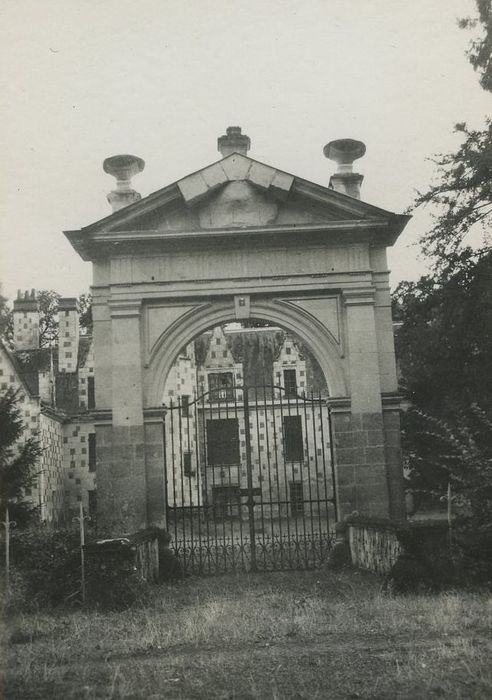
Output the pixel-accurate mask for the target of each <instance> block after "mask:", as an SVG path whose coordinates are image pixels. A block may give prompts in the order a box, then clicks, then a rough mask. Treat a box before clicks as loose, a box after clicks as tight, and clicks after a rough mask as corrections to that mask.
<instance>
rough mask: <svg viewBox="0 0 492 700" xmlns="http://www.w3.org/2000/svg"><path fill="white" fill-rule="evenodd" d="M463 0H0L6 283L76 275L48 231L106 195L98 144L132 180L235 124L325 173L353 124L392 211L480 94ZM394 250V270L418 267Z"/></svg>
mask: <svg viewBox="0 0 492 700" xmlns="http://www.w3.org/2000/svg"><path fill="white" fill-rule="evenodd" d="M474 11H475V3H474V2H473V1H472V0H412V1H411V2H408V0H350V1H347V0H296V1H294V0H247V1H246V0H140V2H135V1H134V0H131V1H130V0H3V2H2V4H1V6H0V27H1V29H0V51H1V63H2V74H1V78H0V86H1V94H2V97H3V100H2V102H3V106H2V108H1V117H2V129H1V132H0V141H1V153H2V158H1V166H0V167H1V169H2V190H1V198H0V236H1V243H2V254H1V262H0V265H1V267H0V279H1V280H2V281H3V293H4V295H6V296H8V297H10V298H12V297H13V296H15V293H16V290H17V288H23V289H25V288H31V287H34V288H38V289H40V288H53V289H56V290H57V291H59V292H60V293H62V294H64V295H78V294H79V293H80V292H83V291H87V289H88V287H89V285H90V281H91V270H90V267H91V266H90V263H84V262H82V261H81V260H80V259H79V258H78V256H77V254H76V253H75V252H74V251H73V249H72V248H71V247H70V245H69V243H68V241H67V240H66V239H65V237H64V236H63V234H62V231H63V230H69V229H76V228H80V227H82V226H85V225H87V224H89V223H91V222H93V221H95V220H97V219H99V218H102V217H103V216H106V215H107V214H109V213H110V208H109V205H108V204H107V202H106V194H107V192H108V191H109V190H110V189H112V187H113V183H114V180H113V178H111V177H110V176H108V175H106V174H105V173H104V172H103V171H102V161H103V159H104V158H105V157H106V156H109V155H114V154H118V153H132V154H134V155H137V156H140V157H142V158H143V159H144V160H145V161H146V168H145V170H144V172H143V173H142V174H141V175H139V176H138V177H136V178H135V179H134V182H133V184H134V186H135V188H136V189H137V190H138V191H139V192H141V194H142V196H145V195H146V194H149V193H150V192H153V191H155V190H157V189H159V188H161V187H163V186H165V185H167V184H169V183H171V182H174V181H175V180H177V179H179V178H181V177H183V176H184V175H186V174H188V173H190V172H193V171H194V170H197V169H199V168H202V167H204V166H206V165H207V164H209V163H211V162H214V161H215V160H217V159H218V158H219V157H220V156H219V154H218V153H217V150H216V148H217V146H216V140H217V137H218V136H219V135H221V134H222V133H224V130H225V128H226V126H228V125H240V126H242V127H243V131H244V132H245V133H247V134H248V135H249V136H250V138H251V141H252V147H251V150H250V152H249V155H251V157H253V158H257V159H258V160H261V161H264V162H266V163H269V164H271V165H274V166H276V167H279V168H281V169H284V170H286V171H288V172H291V173H293V174H295V175H299V176H302V177H304V178H307V179H309V180H313V181H314V182H318V183H320V184H324V185H328V181H329V177H330V174H331V172H332V170H333V164H332V163H331V162H330V161H327V160H326V159H325V158H324V157H323V154H322V148H323V146H324V145H325V143H327V142H328V141H330V140H332V139H334V138H340V137H352V138H357V139H361V140H363V141H364V142H365V143H366V145H367V154H366V156H365V157H364V159H362V160H361V161H359V162H358V163H359V168H358V169H359V170H360V172H362V173H363V174H364V175H365V180H364V183H363V186H362V198H363V199H365V200H366V201H368V202H371V203H373V204H376V205H379V206H382V207H384V208H387V209H389V210H391V211H395V212H401V211H403V210H404V209H405V208H406V207H407V206H408V205H409V204H410V203H411V200H412V197H413V193H414V190H415V189H416V188H424V187H425V186H426V184H428V182H429V179H430V177H431V174H432V172H433V166H432V165H431V164H429V163H428V162H426V158H427V157H428V156H430V155H431V154H433V153H436V152H440V151H446V150H450V149H453V148H455V147H456V146H457V145H458V143H459V138H458V137H457V136H456V135H453V134H452V127H453V124H454V123H455V122H458V121H467V122H469V123H470V125H475V126H480V125H481V124H482V123H483V118H484V116H485V114H487V113H488V112H490V106H491V104H490V95H489V94H487V93H485V92H484V91H482V90H481V89H480V87H479V85H478V81H477V78H476V76H475V75H474V73H473V70H472V68H471V66H470V65H469V63H468V61H467V60H466V58H465V56H464V52H465V50H466V47H467V44H468V41H469V39H470V34H469V33H467V32H465V31H463V30H460V29H458V27H457V24H456V18H457V17H460V16H464V15H470V14H472V15H473V14H474V13H475V12H474ZM427 225H428V221H427V217H426V216H425V215H423V214H418V215H416V216H415V217H414V219H413V220H412V222H411V223H410V224H409V225H408V227H407V229H406V231H405V232H404V234H403V235H402V237H401V239H400V241H399V242H398V244H397V245H396V246H395V248H394V249H393V251H392V252H391V254H390V265H391V268H392V271H393V272H392V284H393V285H395V284H396V283H397V282H398V281H399V280H400V279H409V278H415V277H416V276H418V274H420V273H421V272H422V271H423V270H424V267H423V265H424V264H423V262H419V261H417V259H416V257H417V250H416V249H415V248H414V247H411V246H410V247H409V244H411V243H412V242H414V241H415V240H416V238H417V237H418V234H419V233H420V232H421V231H422V229H423V228H425V226H427Z"/></svg>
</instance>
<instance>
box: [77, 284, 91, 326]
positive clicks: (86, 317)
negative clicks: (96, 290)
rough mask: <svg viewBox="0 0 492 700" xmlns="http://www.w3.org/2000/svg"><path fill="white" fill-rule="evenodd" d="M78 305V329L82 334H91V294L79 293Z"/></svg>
mask: <svg viewBox="0 0 492 700" xmlns="http://www.w3.org/2000/svg"><path fill="white" fill-rule="evenodd" d="M78 307H79V324H80V329H81V331H82V333H83V334H84V335H92V295H91V294H81V295H80V296H79V299H78Z"/></svg>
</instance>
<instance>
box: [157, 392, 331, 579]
mask: <svg viewBox="0 0 492 700" xmlns="http://www.w3.org/2000/svg"><path fill="white" fill-rule="evenodd" d="M166 408H167V414H166V418H165V429H164V433H165V436H164V437H165V439H164V442H165V450H164V455H165V471H166V482H167V523H168V530H169V533H170V535H171V536H172V538H173V547H174V550H175V553H176V555H177V556H178V557H179V559H180V560H181V562H182V565H183V569H184V571H185V572H187V573H209V574H215V573H223V572H227V571H234V570H251V571H258V570H283V569H303V568H313V567H316V566H319V565H320V564H321V563H322V562H323V561H324V560H325V558H326V555H327V553H328V551H329V549H330V546H331V543H332V539H333V529H332V527H331V526H330V524H333V523H334V522H335V520H336V503H335V488H334V474H333V469H332V459H331V443H330V422H329V420H330V416H329V410H328V407H327V405H326V401H325V400H324V399H323V398H322V397H321V396H320V395H318V396H317V397H315V396H314V395H313V394H311V395H309V396H308V395H305V394H299V393H297V391H296V390H295V388H294V389H293V388H292V387H286V388H285V387H281V386H250V387H248V386H235V387H232V386H217V387H213V388H212V389H211V390H210V391H208V392H202V393H201V394H200V395H199V396H196V395H195V396H193V397H180V398H179V399H178V400H177V401H176V402H173V401H171V402H170V404H169V406H166Z"/></svg>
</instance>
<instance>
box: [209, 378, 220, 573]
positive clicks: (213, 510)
mask: <svg viewBox="0 0 492 700" xmlns="http://www.w3.org/2000/svg"><path fill="white" fill-rule="evenodd" d="M213 400H214V396H213V393H212V392H211V391H209V394H208V402H209V408H210V410H209V414H210V422H212V421H213V406H212V402H213ZM207 438H208V430H207ZM211 469H212V518H213V524H214V548H215V559H214V563H215V568H216V573H218V571H217V569H218V565H219V544H218V540H217V512H216V507H215V505H216V504H215V496H216V490H215V464H212V465H211Z"/></svg>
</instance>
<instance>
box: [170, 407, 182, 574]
mask: <svg viewBox="0 0 492 700" xmlns="http://www.w3.org/2000/svg"><path fill="white" fill-rule="evenodd" d="M173 408H174V405H173V400H172V399H171V401H170V411H169V417H170V422H171V425H170V428H171V460H172V465H173V520H174V548H175V551H176V555H178V551H179V548H178V514H177V508H176V454H175V452H174V413H173ZM184 570H185V566H184V565H183V572H184Z"/></svg>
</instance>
